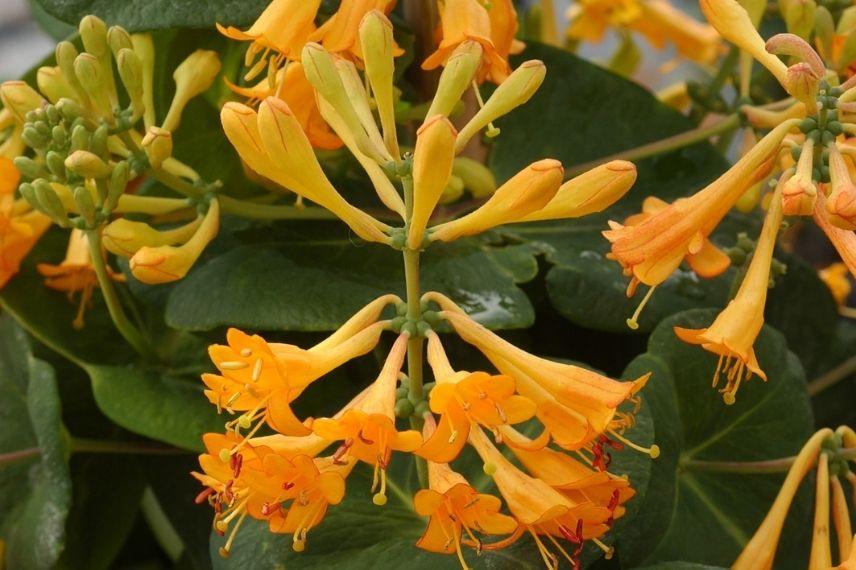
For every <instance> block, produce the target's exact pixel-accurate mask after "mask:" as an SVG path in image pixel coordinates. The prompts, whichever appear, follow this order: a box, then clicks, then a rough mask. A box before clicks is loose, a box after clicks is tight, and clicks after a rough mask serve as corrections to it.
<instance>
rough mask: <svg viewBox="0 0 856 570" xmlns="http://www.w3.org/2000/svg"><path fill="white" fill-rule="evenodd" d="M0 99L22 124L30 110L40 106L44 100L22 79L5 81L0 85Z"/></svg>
mask: <svg viewBox="0 0 856 570" xmlns="http://www.w3.org/2000/svg"><path fill="white" fill-rule="evenodd" d="M0 101H2V102H3V107H4V108H6V109H9V112H11V113H12V116H14V117H15V120H16V121H18V122H19V123H21V124H23V123H24V122H25V120H26V118H25V117H26V115H27V113H29V112H30V111H34V110H36V109H39V108H41V106H42V105H43V104H44V102H45V100H44V99H42V96H41V95H39V94H38V92H36V90H35V89H33V88H32V87H30V86H29V85H27V84H26V83H25V82H23V81H6V82H5V83H3V84H2V85H0Z"/></svg>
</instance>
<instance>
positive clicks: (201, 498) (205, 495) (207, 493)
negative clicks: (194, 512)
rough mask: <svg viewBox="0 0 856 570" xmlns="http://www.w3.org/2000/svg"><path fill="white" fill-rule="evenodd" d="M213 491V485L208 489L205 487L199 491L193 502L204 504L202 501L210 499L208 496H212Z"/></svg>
mask: <svg viewBox="0 0 856 570" xmlns="http://www.w3.org/2000/svg"><path fill="white" fill-rule="evenodd" d="M213 493H214V489H212V488H211V487H208V488H206V489H203V490H202V492H201V493H199V494H198V495H196V498H195V499H193V502H194V503H196V504H197V505H201V504H202V503H204V502H205V501H206V500H207V499H208V497H210V496H211V495H212V494H213Z"/></svg>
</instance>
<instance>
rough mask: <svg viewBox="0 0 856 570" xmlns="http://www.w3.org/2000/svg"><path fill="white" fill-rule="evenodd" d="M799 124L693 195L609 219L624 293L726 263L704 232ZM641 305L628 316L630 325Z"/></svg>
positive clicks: (784, 127)
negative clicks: (685, 270)
mask: <svg viewBox="0 0 856 570" xmlns="http://www.w3.org/2000/svg"><path fill="white" fill-rule="evenodd" d="M741 9H742V8H741ZM797 123H798V120H797V119H791V120H789V121H785V122H784V123H782V124H780V125H779V126H778V127H776V128H775V129H773V130H772V131H771V132H770V133H768V134H767V135H766V136H765V137H764V138H762V139H761V140H760V141H759V142H758V144H756V145H755V146H754V147H753V148H752V150H750V151H749V152H748V153H746V154H745V155H744V156H743V157H742V158H741V159H740V160H739V161H737V163H736V164H734V166H732V167H731V168H730V169H729V170H728V171H727V172H726V173H725V174H723V175H722V176H720V177H719V178H718V179H716V180H715V181H713V182H712V183H710V184H709V185H708V186H707V187H705V188H704V189H703V190H700V191H699V192H697V193H696V194H694V195H693V196H690V197H689V198H679V199H678V200H675V201H674V202H673V203H672V204H669V205H665V204H664V203H663V202H662V201H660V200H659V199H656V198H654V197H651V198H648V199H647V200H646V202H645V205H644V207H643V213H642V215H641V216H639V217H635V216H631V218H629V219H628V221H627V222H626V224H625V225H622V224H619V223H617V222H612V221H611V222H610V230H608V231H605V232H603V235H604V236H605V237H606V238H607V239H608V240H609V241H610V242H611V243H612V249H611V252H610V253H609V258H610V259H615V260H616V261H618V262H619V263H620V264H621V266H622V268H623V269H624V273H625V275H629V276H630V277H631V280H630V284H629V285H628V287H627V294H628V296H632V295H633V294H634V293H635V291H636V287H637V285H638V284H639V283H644V284H646V285H649V286H651V287H652V289H651V290H650V291H649V292H648V297H650V294H651V292H652V291H653V287H656V286H657V285H659V284H660V283H662V282H663V281H665V280H666V279H667V278H668V277H669V276H670V275H671V274H672V273H673V272H674V271H675V269H677V268H678V266H679V265H680V264H681V262H682V261H687V263H688V264H689V265H690V267H692V268H693V270H694V271H695V272H696V273H697V274H699V275H701V276H703V277H712V276H715V275H718V274H720V273H722V272H723V271H725V270H726V269H727V268H728V265H729V264H730V261H729V259H728V257H727V256H726V255H725V253H723V252H722V251H720V250H719V249H717V248H716V246H714V245H713V244H712V243H711V242H710V240H709V239H708V237H709V236H710V234H711V233H712V232H713V230H714V229H715V228H716V226H717V225H718V224H719V222H720V221H721V220H722V218H724V217H725V214H727V213H728V211H729V210H730V209H731V207H732V206H733V205H734V204H735V203H736V202H737V200H738V199H739V198H740V197H741V196H742V195H743V194H744V192H745V191H746V189H748V188H750V187H751V186H752V185H753V184H755V183H756V182H758V181H760V180H762V179H763V178H764V177H765V176H766V175H767V174H768V173H769V171H770V170H771V169H772V167H773V159H774V158H775V157H776V155H777V154H778V152H779V146H780V145H781V143H782V141H783V140H784V138H785V136H786V135H787V134H788V132H789V131H790V130H791V129H793V128H794V127H795V126H796V124H797ZM646 210H647V211H646ZM648 297H646V299H645V300H647V299H648ZM644 304H645V301H643V303H642V304H641V305H640V307H639V309H637V311H636V314H635V315H634V316H633V318H632V319H630V320H629V321H628V324H629V325H630V326H631V327H632V326H633V325H634V324H635V320H636V318H637V317H638V314H639V312H640V311H641V308H642V306H644Z"/></svg>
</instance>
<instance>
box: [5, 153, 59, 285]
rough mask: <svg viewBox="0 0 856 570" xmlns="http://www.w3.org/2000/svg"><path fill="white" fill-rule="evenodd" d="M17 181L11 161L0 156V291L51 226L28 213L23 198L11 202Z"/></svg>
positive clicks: (41, 215) (48, 219) (36, 214)
mask: <svg viewBox="0 0 856 570" xmlns="http://www.w3.org/2000/svg"><path fill="white" fill-rule="evenodd" d="M20 177H21V174H20V172H18V169H17V168H16V167H15V165H14V164H13V163H12V161H11V160H10V159H8V158H6V157H4V156H0V288H2V287H3V286H5V285H6V283H8V282H9V280H10V279H11V278H12V277H13V276H15V275H16V274H17V273H18V270H19V269H20V268H21V262H22V261H23V260H24V258H25V257H26V256H27V254H28V253H30V250H31V249H33V246H35V245H36V242H37V241H38V240H39V238H40V237H41V236H42V234H44V233H45V232H46V231H47V229H48V228H49V227H50V225H51V221H50V218H48V217H47V216H46V215H44V214H42V213H40V212H36V211H34V210H32V209H31V208H30V205H29V204H27V202H26V201H25V200H24V199H23V198H19V199H17V200H16V199H15V190H16V189H17V187H18V181H19V180H20Z"/></svg>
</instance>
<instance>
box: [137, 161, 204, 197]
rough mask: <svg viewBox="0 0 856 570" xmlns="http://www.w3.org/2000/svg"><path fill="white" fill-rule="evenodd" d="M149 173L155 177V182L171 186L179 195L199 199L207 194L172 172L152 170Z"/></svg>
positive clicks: (160, 169)
mask: <svg viewBox="0 0 856 570" xmlns="http://www.w3.org/2000/svg"><path fill="white" fill-rule="evenodd" d="M149 172H150V173H151V175H152V176H154V177H155V180H157V181H158V182H160V183H161V184H164V185H166V186H169V187H170V188H172V189H173V190H175V191H176V192H178V193H179V194H181V195H183V196H187V197H188V198H194V199H199V198H202V197H203V196H204V194H205V193H204V192H203V191H202V190H201V189H199V188H197V187H196V186H194V185H193V184H191V183H190V182H188V181H187V180H184V179H183V178H181V177H180V176H176V175H175V174H172V173H171V172H167V171H166V170H164V169H162V168H152V169H151V170H150V171H149Z"/></svg>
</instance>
